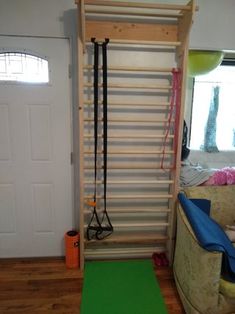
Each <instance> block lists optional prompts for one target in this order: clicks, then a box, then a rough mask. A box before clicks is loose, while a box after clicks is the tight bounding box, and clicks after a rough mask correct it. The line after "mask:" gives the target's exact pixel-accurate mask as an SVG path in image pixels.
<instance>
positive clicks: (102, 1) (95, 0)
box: [76, 0, 191, 11]
mask: <svg viewBox="0 0 235 314" xmlns="http://www.w3.org/2000/svg"><path fill="white" fill-rule="evenodd" d="M78 1H79V0H76V3H78ZM84 4H85V5H95V6H105V7H122V8H142V9H155V10H171V11H172V10H173V11H182V10H186V11H190V10H191V6H190V5H179V4H160V3H141V2H129V1H125V2H124V1H120V2H117V1H107V0H84Z"/></svg>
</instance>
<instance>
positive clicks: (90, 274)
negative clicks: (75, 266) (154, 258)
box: [81, 260, 167, 314]
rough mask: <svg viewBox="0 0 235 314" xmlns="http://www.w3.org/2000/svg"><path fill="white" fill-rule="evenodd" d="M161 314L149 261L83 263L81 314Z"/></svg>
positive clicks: (159, 294)
mask: <svg viewBox="0 0 235 314" xmlns="http://www.w3.org/2000/svg"><path fill="white" fill-rule="evenodd" d="M165 313H167V310H166V307H165V304H164V301H163V298H162V295H161V291H160V288H159V285H158V282H157V280H156V276H155V273H154V270H153V265H152V262H151V260H133V261H105V262H103V261H102V262H86V263H85V272H84V284H83V291H82V302H81V314H165Z"/></svg>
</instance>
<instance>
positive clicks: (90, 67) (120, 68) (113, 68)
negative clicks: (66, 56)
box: [83, 64, 172, 73]
mask: <svg viewBox="0 0 235 314" xmlns="http://www.w3.org/2000/svg"><path fill="white" fill-rule="evenodd" d="M102 68H103V67H102V66H99V70H102ZM83 69H84V70H93V69H94V66H93V65H92V64H86V65H84V66H83ZM108 71H127V72H129V71H130V72H132V71H133V72H157V73H158V72H160V73H162V72H163V73H165V72H166V73H171V72H172V68H155V67H152V68H150V67H130V66H123V65H122V66H109V67H108Z"/></svg>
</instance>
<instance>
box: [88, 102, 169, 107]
mask: <svg viewBox="0 0 235 314" xmlns="http://www.w3.org/2000/svg"><path fill="white" fill-rule="evenodd" d="M83 103H84V105H93V104H94V102H93V101H92V100H85V101H84V102H83ZM98 104H99V105H102V102H101V101H100V102H99V103H98ZM110 106H126V107H128V106H131V107H132V106H134V107H139V106H141V107H169V106H170V103H169V102H156V103H148V102H145V103H138V102H123V101H119V102H114V101H109V107H110Z"/></svg>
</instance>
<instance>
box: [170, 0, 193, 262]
mask: <svg viewBox="0 0 235 314" xmlns="http://www.w3.org/2000/svg"><path fill="white" fill-rule="evenodd" d="M188 5H189V6H190V7H191V10H190V11H183V12H182V13H183V16H182V17H180V18H179V23H178V40H179V41H180V42H181V45H180V46H179V47H177V51H176V59H177V65H178V68H179V69H180V71H181V85H180V110H179V119H178V121H179V125H178V134H175V136H176V137H177V138H176V141H177V145H176V147H177V152H176V162H175V170H174V171H173V173H172V176H173V178H174V181H175V183H174V185H173V190H172V194H173V198H172V206H171V208H172V212H171V217H170V221H169V222H170V228H169V241H168V245H167V247H168V252H169V259H170V261H171V262H172V261H173V257H174V245H175V243H174V242H175V240H174V239H175V231H176V206H177V195H178V192H179V187H180V182H179V178H180V168H181V147H182V132H183V121H184V107H185V99H186V97H185V96H186V83H187V65H188V46H189V34H190V30H191V26H192V23H193V17H194V13H195V11H196V5H195V0H191V1H190V2H189V3H188Z"/></svg>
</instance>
